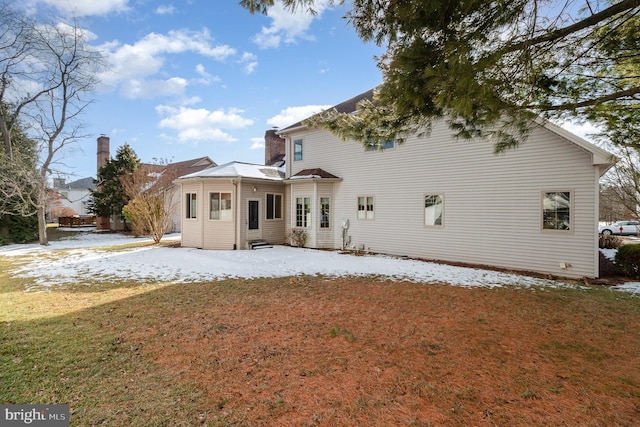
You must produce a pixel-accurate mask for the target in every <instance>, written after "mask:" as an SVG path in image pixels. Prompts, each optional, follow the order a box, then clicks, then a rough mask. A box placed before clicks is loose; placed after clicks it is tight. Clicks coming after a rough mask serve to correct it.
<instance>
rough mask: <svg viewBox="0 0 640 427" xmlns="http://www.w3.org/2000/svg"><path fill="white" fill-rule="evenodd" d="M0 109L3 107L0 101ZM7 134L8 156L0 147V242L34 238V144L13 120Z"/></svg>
mask: <svg viewBox="0 0 640 427" xmlns="http://www.w3.org/2000/svg"><path fill="white" fill-rule="evenodd" d="M0 108H1V109H3V110H4V109H5V106H4V104H2V103H1V102H0ZM10 133H11V141H12V144H11V148H12V149H11V157H9V155H8V153H7V150H0V244H9V243H25V242H29V241H33V240H35V239H37V238H38V219H37V217H36V215H35V213H36V211H35V209H34V206H36V203H37V196H38V185H37V182H38V172H37V150H36V143H35V142H34V141H33V140H31V139H29V138H28V137H27V136H26V135H25V134H24V132H23V131H22V128H21V127H20V125H19V124H17V123H16V124H15V125H14V126H13V127H12V129H11V130H10Z"/></svg>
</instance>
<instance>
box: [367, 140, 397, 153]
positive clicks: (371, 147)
mask: <svg viewBox="0 0 640 427" xmlns="http://www.w3.org/2000/svg"><path fill="white" fill-rule="evenodd" d="M395 145H396V144H395V141H394V140H393V139H390V140H388V141H385V142H384V143H381V144H377V143H376V142H374V141H370V142H368V143H367V144H365V146H364V150H365V151H382V150H388V149H390V148H393V147H395Z"/></svg>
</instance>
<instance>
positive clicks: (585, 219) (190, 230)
mask: <svg viewBox="0 0 640 427" xmlns="http://www.w3.org/2000/svg"><path fill="white" fill-rule="evenodd" d="M371 94H372V92H371V91H370V92H367V93H365V94H362V95H360V96H358V97H355V98H353V99H350V100H348V101H346V102H344V103H342V104H339V105H337V106H336V108H337V109H338V110H339V111H346V112H352V111H355V107H356V104H357V101H359V100H360V99H363V98H366V97H370V96H371ZM278 134H279V135H280V136H281V137H282V138H283V139H284V145H285V151H286V155H285V158H286V163H285V165H284V166H283V167H282V169H280V170H281V171H282V172H283V177H282V178H277V177H276V176H275V172H274V171H272V169H268V170H269V171H270V172H268V173H267V172H265V173H264V176H258V175H256V174H255V172H251V173H249V172H248V170H247V171H243V170H240V169H237V170H235V172H233V173H227V174H226V175H225V172H224V169H225V168H227V171H228V168H230V167H231V166H232V164H229V165H223V166H224V167H223V166H221V167H218V168H213V169H209V170H207V171H203V172H201V173H196V174H192V175H189V176H186V177H182V178H180V179H179V180H178V181H177V182H179V183H182V203H183V206H182V217H183V218H182V223H183V225H182V227H183V228H182V230H183V232H182V233H183V234H182V239H183V241H182V244H183V246H189V247H202V248H221V249H231V248H237V249H245V248H249V247H250V244H251V242H252V241H254V240H259V239H264V240H266V241H268V242H269V243H275V244H278V243H282V242H285V240H286V238H285V237H286V236H287V235H289V233H290V232H291V230H292V229H304V230H305V231H306V233H307V236H308V239H307V246H308V247H312V248H329V249H340V248H349V249H358V250H365V251H370V252H376V253H385V254H393V255H399V256H408V257H416V258H422V259H432V260H442V261H447V262H462V263H468V264H476V265H486V266H494V267H499V268H505V269H514V270H522V271H532V272H539V273H545V274H552V275H556V276H564V277H576V278H578V277H597V276H598V261H599V258H598V238H597V228H598V194H599V188H598V182H599V178H600V176H601V175H602V174H603V173H604V172H605V171H606V170H608V169H609V168H610V167H611V166H612V164H613V160H612V156H611V155H610V154H609V153H607V152H606V151H604V150H602V149H600V148H598V147H596V146H594V145H592V144H590V143H588V142H586V141H584V140H583V139H581V138H579V137H577V136H576V135H573V134H571V133H569V132H567V131H565V130H563V129H561V128H559V127H557V126H555V125H552V124H550V123H546V122H542V121H541V122H540V123H539V124H535V127H534V129H533V130H532V132H531V134H530V136H529V139H528V140H527V141H526V143H523V144H522V145H521V146H520V147H519V148H518V149H516V150H510V151H508V152H506V153H504V154H499V155H496V154H494V153H493V146H492V144H491V143H489V142H487V141H462V140H455V139H454V138H453V137H452V135H451V130H450V129H449V128H448V127H447V126H446V124H445V123H444V122H442V123H439V124H435V125H434V127H433V129H432V131H431V133H430V134H428V136H422V137H419V136H417V135H416V136H412V137H409V138H407V140H406V142H405V143H403V144H395V143H394V142H393V141H390V142H389V143H388V144H387V147H386V148H385V149H384V150H382V151H378V150H367V149H365V148H364V147H363V146H362V145H361V144H359V143H357V142H354V141H348V142H344V141H341V140H340V139H339V138H337V137H336V136H334V135H333V134H331V133H330V132H328V131H325V130H320V129H310V128H307V127H305V126H303V125H301V124H300V123H297V124H295V125H292V126H289V127H287V128H285V129H283V130H281V131H279V132H278ZM267 144H268V141H267ZM252 168H253V170H254V171H255V169H258V170H259V169H260V168H266V167H265V166H259V165H252ZM275 169H278V168H275ZM216 170H217V171H216ZM214 171H216V172H215V173H216V174H217V173H220V175H225V176H217V177H215V178H214V177H212V176H204V175H206V174H209V175H211V174H214ZM190 195H192V196H190ZM190 197H191V198H190ZM222 200H225V204H224V206H225V209H226V210H228V212H227V213H226V214H225V216H224V218H225V220H222V218H223V215H222V212H220V213H218V210H220V209H221V208H220V207H219V206H222ZM200 201H203V202H202V203H201V202H200ZM190 215H196V216H195V217H189V216H190ZM256 221H257V222H256Z"/></svg>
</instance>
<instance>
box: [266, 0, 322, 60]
mask: <svg viewBox="0 0 640 427" xmlns="http://www.w3.org/2000/svg"><path fill="white" fill-rule="evenodd" d="M330 6H331V5H330V0H318V1H316V2H315V3H314V5H313V8H314V10H315V11H316V14H315V15H313V14H311V13H310V12H309V11H308V10H307V9H306V8H305V7H298V8H297V9H296V10H295V12H293V13H292V12H291V11H289V10H287V9H286V8H285V7H284V6H283V5H282V2H280V1H278V2H276V3H275V4H274V5H273V6H272V7H270V8H269V10H268V11H267V16H268V17H269V18H271V21H272V22H271V25H270V26H269V27H268V28H266V27H262V30H261V31H260V32H259V33H258V34H256V35H255V36H254V37H253V42H254V43H255V44H257V45H258V46H259V47H260V48H262V49H269V48H275V47H278V46H280V43H282V42H284V43H295V42H296V41H297V40H298V39H308V40H309V39H311V40H312V39H313V38H314V37H313V36H312V35H310V34H308V32H307V31H308V30H309V27H310V26H311V23H312V22H313V20H314V19H319V18H320V17H321V16H322V13H323V12H324V11H325V10H326V9H328V8H329V7H330Z"/></svg>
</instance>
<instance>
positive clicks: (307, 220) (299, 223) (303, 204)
mask: <svg viewBox="0 0 640 427" xmlns="http://www.w3.org/2000/svg"><path fill="white" fill-rule="evenodd" d="M309 224H311V198H310V197H297V198H296V227H305V228H306V227H308V226H309Z"/></svg>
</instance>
